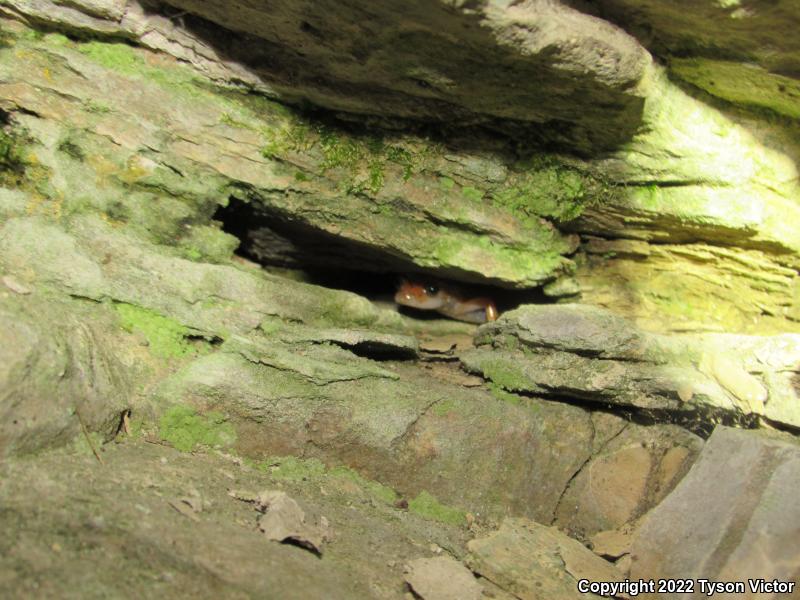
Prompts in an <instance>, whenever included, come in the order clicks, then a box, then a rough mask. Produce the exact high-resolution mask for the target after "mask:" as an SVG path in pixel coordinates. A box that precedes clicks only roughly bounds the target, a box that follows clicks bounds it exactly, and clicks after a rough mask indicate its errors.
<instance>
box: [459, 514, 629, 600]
mask: <svg viewBox="0 0 800 600" xmlns="http://www.w3.org/2000/svg"><path fill="white" fill-rule="evenodd" d="M467 547H468V548H469V550H470V553H471V556H470V559H471V561H470V564H471V565H472V568H473V569H474V570H475V571H477V572H478V573H480V574H481V575H482V576H484V577H486V578H487V579H489V580H490V581H493V582H495V583H497V584H498V585H499V586H500V587H501V588H503V589H506V590H508V591H509V592H511V593H512V594H514V596H515V597H516V598H520V599H521V600H535V599H536V598H542V597H547V598H558V599H560V598H576V599H577V598H585V597H586V594H585V593H580V592H579V591H578V585H577V584H578V581H580V580H582V579H587V580H590V581H608V582H612V581H622V579H623V576H622V573H620V572H619V571H617V570H616V569H615V568H614V566H613V565H611V564H609V563H608V562H606V561H604V560H603V559H601V558H599V557H598V556H596V555H594V554H592V553H591V552H590V551H588V550H587V549H586V548H584V547H583V546H581V545H580V544H579V543H578V542H576V541H575V540H572V539H570V538H568V537H566V536H565V535H563V534H562V533H560V532H559V531H558V530H556V529H552V528H550V527H543V526H541V525H537V524H536V523H533V522H530V521H525V520H523V519H507V520H505V521H504V522H503V524H502V525H501V526H500V529H499V530H498V531H496V532H494V533H491V534H489V535H487V536H485V537H480V538H477V539H474V540H472V541H471V542H469V544H467Z"/></svg>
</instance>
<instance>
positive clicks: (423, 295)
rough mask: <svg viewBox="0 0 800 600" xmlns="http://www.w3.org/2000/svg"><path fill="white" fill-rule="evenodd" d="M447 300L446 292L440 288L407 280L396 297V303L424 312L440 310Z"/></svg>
mask: <svg viewBox="0 0 800 600" xmlns="http://www.w3.org/2000/svg"><path fill="white" fill-rule="evenodd" d="M445 300H446V292H444V291H443V290H441V289H440V288H439V286H437V285H434V284H429V283H419V282H412V281H406V280H403V282H402V283H401V284H400V287H399V288H398V290H397V293H396V294H395V295H394V301H395V302H397V303H398V304H402V305H403V306H410V307H412V308H420V309H422V310H435V309H437V308H440V307H441V306H442V305H443V304H444V302H445Z"/></svg>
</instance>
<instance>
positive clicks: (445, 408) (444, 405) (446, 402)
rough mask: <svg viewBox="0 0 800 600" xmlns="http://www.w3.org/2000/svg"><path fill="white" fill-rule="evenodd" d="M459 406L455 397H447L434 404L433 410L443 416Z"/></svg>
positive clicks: (437, 414)
mask: <svg viewBox="0 0 800 600" xmlns="http://www.w3.org/2000/svg"><path fill="white" fill-rule="evenodd" d="M457 406H458V403H457V402H456V401H455V400H454V399H453V398H445V399H443V400H440V401H439V402H437V403H436V404H434V405H433V406H432V407H431V410H432V411H433V414H435V415H436V416H439V417H443V416H445V415H446V414H448V413H451V412H453V411H454V410H455V409H456V407H457Z"/></svg>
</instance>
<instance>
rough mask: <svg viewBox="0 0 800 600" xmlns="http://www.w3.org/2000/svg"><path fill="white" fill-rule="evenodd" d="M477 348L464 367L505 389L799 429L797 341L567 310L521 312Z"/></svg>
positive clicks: (486, 331) (488, 332) (494, 327)
mask: <svg viewBox="0 0 800 600" xmlns="http://www.w3.org/2000/svg"><path fill="white" fill-rule="evenodd" d="M476 342H477V344H478V348H477V349H476V350H474V351H472V352H469V353H466V354H465V355H464V356H463V357H462V360H463V362H464V364H465V366H466V367H467V368H468V369H469V370H470V371H472V372H476V373H480V374H482V375H483V376H484V377H486V378H488V379H491V380H492V381H494V382H495V383H496V384H497V385H499V386H501V387H503V388H504V389H506V390H508V391H511V392H526V393H531V394H547V395H554V396H559V397H565V398H575V399H580V400H588V401H593V402H602V403H610V404H615V405H627V406H633V407H636V408H641V409H647V410H652V411H664V410H666V411H672V412H676V413H681V412H684V413H687V414H691V413H697V412H698V411H700V412H701V413H704V414H707V415H708V414H713V413H715V412H716V413H719V414H724V415H727V416H728V418H731V419H734V420H735V419H747V418H753V417H757V416H764V417H766V418H768V419H770V420H772V421H775V422H778V423H784V424H786V425H792V426H795V427H797V426H798V425H800V413H798V408H800V403H798V399H797V391H796V387H795V384H794V381H796V379H797V377H798V375H797V373H798V371H797V368H798V364H800V337H798V336H797V335H792V334H786V335H782V336H774V337H772V338H769V337H756V336H753V337H748V336H741V335H730V334H705V335H682V336H677V335H676V336H660V335H656V334H650V333H646V332H643V331H641V330H638V329H636V327H634V326H633V325H632V324H631V323H630V322H629V321H627V320H625V319H623V318H621V317H618V316H616V315H613V314H612V313H610V312H607V311H604V310H601V309H598V308H595V307H590V306H585V305H579V304H573V305H562V306H534V305H531V306H523V307H521V308H519V309H517V310H515V311H511V312H508V313H506V314H505V315H503V316H502V317H501V318H500V319H499V320H498V321H496V322H494V323H491V324H488V325H485V326H483V327H482V328H481V330H479V332H478V334H477V336H476ZM700 420H701V421H702V420H703V418H702V417H701V419H700Z"/></svg>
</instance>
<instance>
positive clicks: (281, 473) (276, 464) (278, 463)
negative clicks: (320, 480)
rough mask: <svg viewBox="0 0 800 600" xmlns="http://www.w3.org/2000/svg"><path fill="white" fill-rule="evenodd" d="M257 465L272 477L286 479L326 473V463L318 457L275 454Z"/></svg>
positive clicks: (307, 477) (300, 479)
mask: <svg viewBox="0 0 800 600" xmlns="http://www.w3.org/2000/svg"><path fill="white" fill-rule="evenodd" d="M257 466H258V468H259V469H260V470H262V471H265V472H267V473H269V474H270V476H271V477H273V478H275V479H282V480H286V481H302V480H304V479H310V478H312V477H320V476H321V475H323V474H324V473H325V465H324V464H323V463H322V461H320V460H318V459H316V458H297V457H295V456H275V457H271V458H268V459H267V460H264V461H261V462H260V463H258V465H257Z"/></svg>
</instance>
